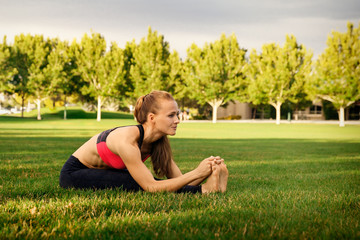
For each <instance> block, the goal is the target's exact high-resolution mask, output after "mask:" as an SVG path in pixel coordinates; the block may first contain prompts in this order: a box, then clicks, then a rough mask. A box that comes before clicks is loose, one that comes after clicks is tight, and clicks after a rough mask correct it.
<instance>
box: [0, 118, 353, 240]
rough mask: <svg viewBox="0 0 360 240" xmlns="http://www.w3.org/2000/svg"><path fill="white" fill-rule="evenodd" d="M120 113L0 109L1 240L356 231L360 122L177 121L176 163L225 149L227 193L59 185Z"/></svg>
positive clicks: (187, 164) (349, 235)
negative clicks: (23, 113)
mask: <svg viewBox="0 0 360 240" xmlns="http://www.w3.org/2000/svg"><path fill="white" fill-rule="evenodd" d="M60 115H61V114H60ZM75 115H76V114H75ZM73 116H74V115H73ZM125 117H126V118H127V119H122V120H117V119H104V120H102V121H101V122H100V123H99V122H96V120H94V119H74V120H66V121H64V120H60V119H59V118H58V117H56V114H55V115H51V114H49V115H48V117H47V118H46V117H45V118H44V119H45V120H43V121H36V120H34V119H32V118H30V119H19V118H11V117H0V149H1V150H0V162H1V164H0V239H9V238H10V239H12V238H21V239H24V238H25V239H39V238H46V239H47V238H51V239H57V238H75V239H78V238H83V239H152V238H158V239H242V238H244V239H268V238H276V239H299V238H300V239H303V238H307V239H308V238H310V239H312V238H316V239H359V238H360V226H359V223H360V195H359V193H360V126H359V125H357V126H354V125H353V126H346V127H345V128H339V127H338V126H337V125H315V124H284V125H280V126H276V125H275V124H265V123H264V124H250V123H249V124H247V123H217V124H212V123H182V124H180V125H179V128H178V134H177V135H176V136H175V137H171V144H172V147H173V152H174V157H175V160H176V162H177V163H178V165H179V167H180V169H182V171H183V172H187V171H190V170H192V169H193V168H195V167H196V166H197V164H198V162H199V161H200V160H201V159H203V158H205V157H208V156H210V155H220V156H222V157H223V158H224V159H225V161H226V163H227V166H228V169H229V173H230V176H229V182H228V191H227V192H226V193H225V194H210V195H200V194H196V195H191V194H174V193H156V194H154V193H152V194H151V193H144V192H138V193H128V192H122V191H120V190H101V191H91V190H87V191H81V190H64V189H61V188H60V187H59V184H58V178H59V173H60V169H61V167H62V165H63V164H64V162H65V161H66V160H67V158H68V157H69V155H70V154H72V153H73V151H74V150H76V149H77V148H78V147H79V146H80V145H81V144H82V143H83V142H85V141H86V140H87V139H88V138H89V137H90V136H92V135H94V134H96V133H98V132H100V131H102V130H105V129H108V128H111V127H114V126H118V125H128V124H134V123H135V122H134V121H133V120H132V119H131V117H128V116H125ZM147 165H148V166H149V167H150V165H149V163H147Z"/></svg>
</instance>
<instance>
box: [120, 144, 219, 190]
mask: <svg viewBox="0 0 360 240" xmlns="http://www.w3.org/2000/svg"><path fill="white" fill-rule="evenodd" d="M125 139H126V138H123V140H120V142H118V144H116V152H117V153H118V154H119V156H120V157H121V159H122V160H123V161H124V163H125V165H126V168H127V169H128V170H129V172H130V174H131V176H132V177H133V178H134V180H135V181H136V182H137V183H138V184H139V185H140V186H141V188H142V189H144V190H145V191H147V192H162V191H169V192H174V191H176V190H179V189H180V188H182V187H183V186H185V185H188V184H189V183H191V182H193V181H196V180H197V181H198V180H199V179H204V178H206V177H207V176H209V175H210V174H211V165H212V160H211V159H210V158H209V159H205V160H203V161H202V162H201V163H200V164H199V166H198V167H197V168H196V169H194V170H193V171H191V172H188V173H186V174H183V175H178V176H177V177H175V178H171V179H167V180H161V181H156V180H155V179H154V177H153V175H152V174H151V172H150V171H149V169H148V168H147V167H146V166H145V164H144V163H143V162H142V161H141V153H140V151H139V147H138V146H137V143H136V142H134V143H133V144H131V143H128V142H127V141H126V140H125ZM177 174H178V173H177Z"/></svg>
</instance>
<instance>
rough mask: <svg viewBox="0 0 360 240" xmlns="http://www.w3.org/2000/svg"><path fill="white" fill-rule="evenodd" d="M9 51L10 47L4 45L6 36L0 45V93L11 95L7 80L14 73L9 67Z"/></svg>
mask: <svg viewBox="0 0 360 240" xmlns="http://www.w3.org/2000/svg"><path fill="white" fill-rule="evenodd" d="M10 49H11V47H10V46H9V45H8V44H7V43H6V36H4V39H3V43H1V44H0V92H9V93H11V88H10V86H9V80H11V77H12V76H13V75H14V73H13V72H12V71H13V69H12V68H11V66H10Z"/></svg>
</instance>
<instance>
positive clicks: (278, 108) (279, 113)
mask: <svg viewBox="0 0 360 240" xmlns="http://www.w3.org/2000/svg"><path fill="white" fill-rule="evenodd" d="M281 104H282V103H281V102H276V103H271V105H272V106H273V107H274V108H275V109H276V125H279V124H280V117H281Z"/></svg>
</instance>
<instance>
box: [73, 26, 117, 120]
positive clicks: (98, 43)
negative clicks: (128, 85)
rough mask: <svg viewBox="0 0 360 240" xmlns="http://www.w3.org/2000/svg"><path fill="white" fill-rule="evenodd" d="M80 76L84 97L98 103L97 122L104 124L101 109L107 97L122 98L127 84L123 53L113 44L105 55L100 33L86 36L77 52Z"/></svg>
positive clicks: (104, 46) (104, 43) (104, 42)
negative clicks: (123, 89) (125, 83)
mask: <svg viewBox="0 0 360 240" xmlns="http://www.w3.org/2000/svg"><path fill="white" fill-rule="evenodd" d="M75 56H76V61H77V66H78V69H77V70H78V71H79V74H80V75H81V77H82V80H83V81H84V85H83V86H82V88H81V92H82V94H83V95H86V96H89V97H90V98H92V99H94V100H95V99H97V101H98V105H97V106H98V107H97V111H98V116H97V120H98V121H100V120H101V107H102V104H103V103H104V101H105V99H106V98H107V97H119V96H121V94H122V91H121V90H122V86H123V81H124V57H123V51H122V50H121V49H120V48H119V47H118V46H117V44H116V43H112V45H111V48H110V51H108V52H106V41H105V39H104V37H102V36H101V35H100V34H98V33H92V34H91V37H89V36H88V35H87V34H85V35H84V36H83V38H82V40H81V43H80V45H79V47H78V49H77V50H76V51H75Z"/></svg>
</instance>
